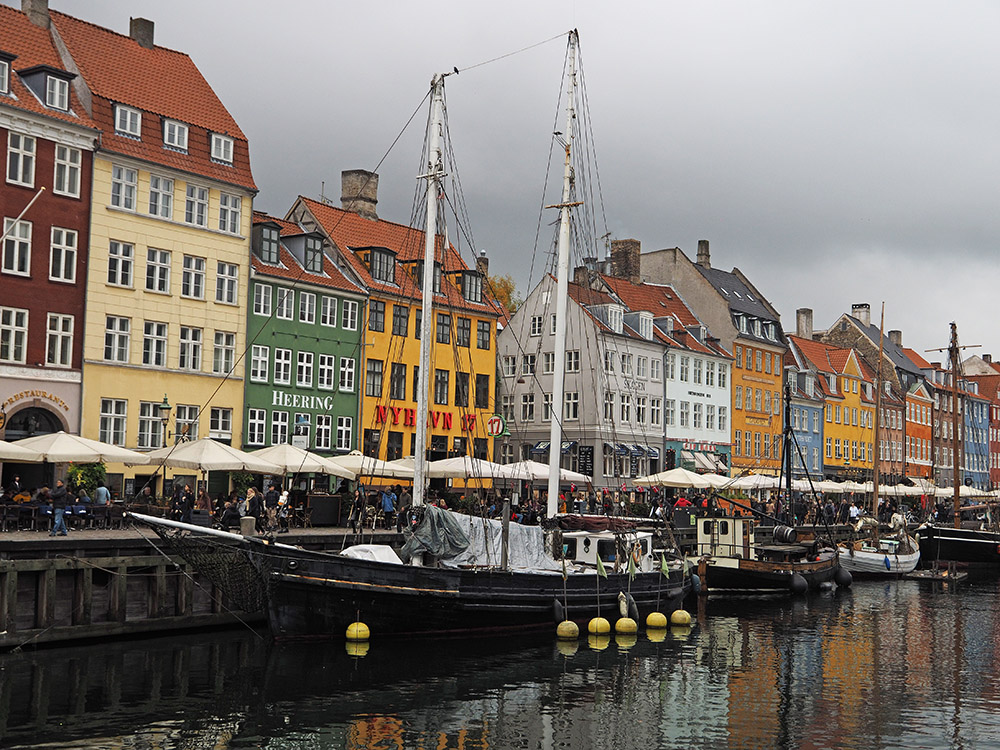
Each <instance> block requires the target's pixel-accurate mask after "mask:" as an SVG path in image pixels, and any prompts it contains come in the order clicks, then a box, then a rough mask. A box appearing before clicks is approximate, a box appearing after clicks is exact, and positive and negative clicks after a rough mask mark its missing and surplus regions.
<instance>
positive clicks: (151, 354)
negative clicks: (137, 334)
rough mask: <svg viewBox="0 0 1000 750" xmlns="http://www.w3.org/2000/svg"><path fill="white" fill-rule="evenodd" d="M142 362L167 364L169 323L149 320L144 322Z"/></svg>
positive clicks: (153, 364)
mask: <svg viewBox="0 0 1000 750" xmlns="http://www.w3.org/2000/svg"><path fill="white" fill-rule="evenodd" d="M142 363H143V364H144V365H149V366H150V367H166V366H167V324H166V323H158V322H156V321H154V320H147V321H145V322H144V323H143V324H142Z"/></svg>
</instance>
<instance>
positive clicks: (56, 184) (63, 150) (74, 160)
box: [52, 143, 81, 198]
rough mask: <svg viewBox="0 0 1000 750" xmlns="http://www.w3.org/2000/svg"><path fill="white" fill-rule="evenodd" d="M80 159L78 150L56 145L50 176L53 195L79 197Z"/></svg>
mask: <svg viewBox="0 0 1000 750" xmlns="http://www.w3.org/2000/svg"><path fill="white" fill-rule="evenodd" d="M80 159H81V152H80V149H78V148H70V147H69V146H63V145H62V144H59V143H57V144H56V156H55V172H54V174H53V175H52V192H53V193H55V194H56V195H67V196H69V197H70V198H79V197H80Z"/></svg>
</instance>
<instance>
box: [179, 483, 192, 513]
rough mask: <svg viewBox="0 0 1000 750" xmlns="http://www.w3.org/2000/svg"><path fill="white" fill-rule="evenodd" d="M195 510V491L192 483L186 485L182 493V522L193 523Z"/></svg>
mask: <svg viewBox="0 0 1000 750" xmlns="http://www.w3.org/2000/svg"><path fill="white" fill-rule="evenodd" d="M193 510H194V493H193V492H192V491H191V485H190V484H185V485H184V492H183V493H182V494H181V523H191V521H192V520H194V518H193V513H192V511H193Z"/></svg>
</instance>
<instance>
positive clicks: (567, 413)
mask: <svg viewBox="0 0 1000 750" xmlns="http://www.w3.org/2000/svg"><path fill="white" fill-rule="evenodd" d="M563 418H564V419H567V420H574V419H579V418H580V392H579V391H571V392H568V393H566V395H565V403H564V408H563Z"/></svg>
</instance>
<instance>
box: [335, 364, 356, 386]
mask: <svg viewBox="0 0 1000 750" xmlns="http://www.w3.org/2000/svg"><path fill="white" fill-rule="evenodd" d="M355 365H356V363H355V361H354V359H353V358H352V357H341V358H340V368H339V376H338V389H339V390H340V391H341V392H343V393H354V389H355V387H356V378H355Z"/></svg>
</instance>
